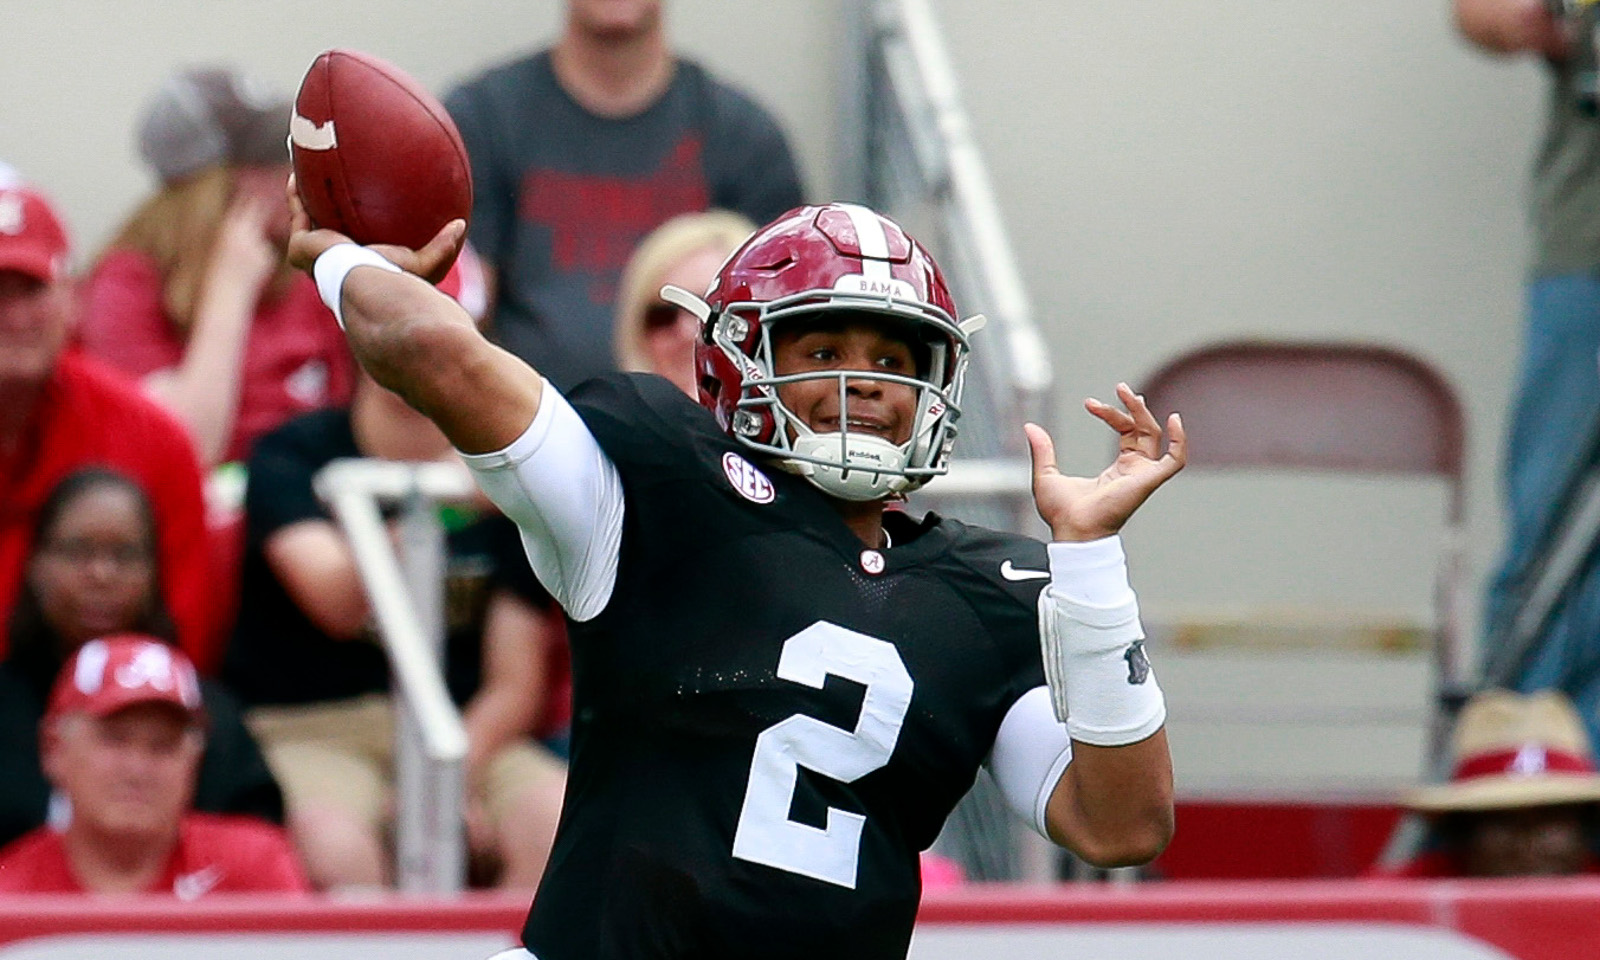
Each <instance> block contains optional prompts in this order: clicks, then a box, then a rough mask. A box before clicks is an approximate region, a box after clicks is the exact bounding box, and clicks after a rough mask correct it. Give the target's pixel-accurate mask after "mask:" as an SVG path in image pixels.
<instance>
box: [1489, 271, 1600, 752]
mask: <svg viewBox="0 0 1600 960" xmlns="http://www.w3.org/2000/svg"><path fill="white" fill-rule="evenodd" d="M1527 297H1528V302H1527V311H1528V320H1527V326H1526V329H1525V332H1524V340H1523V353H1522V371H1521V377H1520V381H1519V383H1518V385H1517V394H1516V400H1515V405H1514V407H1513V409H1512V416H1511V429H1510V435H1509V437H1508V438H1507V442H1506V455H1505V462H1504V464H1503V470H1504V475H1503V482H1504V490H1503V493H1504V496H1505V498H1506V502H1505V506H1506V520H1507V532H1506V543H1505V547H1504V552H1503V553H1502V555H1501V559H1500V563H1499V565H1498V569H1497V571H1496V573H1495V575H1494V578H1493V579H1492V580H1491V582H1490V584H1489V591H1488V597H1487V603H1486V605H1485V619H1484V623H1485V624H1486V625H1493V624H1494V623H1495V622H1496V620H1497V618H1498V617H1499V615H1500V613H1501V611H1502V610H1503V609H1504V608H1505V606H1506V604H1507V603H1508V602H1509V601H1510V600H1511V599H1512V598H1513V597H1514V593H1513V592H1512V591H1513V590H1514V589H1515V588H1516V585H1517V580H1518V576H1519V574H1520V573H1521V572H1522V569H1523V567H1524V566H1525V565H1526V564H1527V563H1528V562H1529V560H1530V559H1531V554H1532V553H1533V552H1534V550H1535V549H1536V548H1537V547H1538V546H1539V544H1540V537H1541V534H1543V533H1544V532H1545V526H1546V525H1547V524H1548V523H1549V521H1550V517H1551V515H1552V514H1553V513H1554V511H1555V509H1556V508H1557V507H1558V506H1560V498H1561V495H1562V492H1563V491H1564V490H1565V489H1566V488H1567V485H1568V484H1569V483H1570V482H1571V480H1572V478H1573V476H1574V475H1575V474H1576V472H1577V471H1578V469H1579V468H1580V467H1581V463H1580V460H1581V458H1582V457H1583V455H1584V453H1585V452H1586V448H1587V447H1588V445H1589V442H1590V437H1591V436H1592V435H1593V432H1594V431H1595V430H1596V428H1597V426H1600V273H1581V274H1564V275H1561V276H1554V277H1542V278H1539V279H1536V280H1534V281H1532V282H1530V283H1529V284H1528V289H1527ZM1515 686H1516V688H1517V689H1519V690H1523V691H1531V690H1539V689H1544V688H1548V687H1554V688H1557V689H1561V690H1564V691H1565V692H1566V693H1567V694H1568V695H1569V696H1571V697H1572V698H1573V700H1574V701H1575V702H1576V703H1577V706H1578V709H1579V712H1580V713H1582V714H1583V716H1584V717H1585V719H1586V721H1587V722H1588V724H1589V734H1590V737H1591V739H1593V740H1594V742H1596V743H1600V565H1596V568H1595V569H1591V570H1589V571H1588V572H1587V573H1585V574H1584V575H1583V576H1582V578H1581V579H1580V581H1579V582H1578V583H1577V584H1576V585H1575V587H1574V589H1573V590H1572V591H1571V593H1569V595H1568V597H1567V599H1566V600H1564V601H1563V602H1562V603H1561V605H1560V606H1559V607H1557V609H1556V610H1555V612H1554V614H1553V616H1552V618H1551V621H1550V623H1549V624H1548V626H1547V628H1546V632H1545V634H1544V636H1543V637H1541V638H1540V642H1539V647H1538V649H1537V650H1536V651H1535V652H1534V654H1533V655H1532V656H1531V657H1530V658H1529V660H1528V661H1527V663H1526V665H1525V667H1524V668H1523V671H1522V673H1521V674H1520V675H1519V676H1518V677H1517V678H1516V680H1515Z"/></svg>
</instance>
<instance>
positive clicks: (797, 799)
mask: <svg viewBox="0 0 1600 960" xmlns="http://www.w3.org/2000/svg"><path fill="white" fill-rule="evenodd" d="M572 404H573V406H574V407H575V408H576V409H577V411H578V413H579V414H580V415H581V416H582V418H583V420H584V421H585V423H586V424H587V425H588V427H589V430H590V431H591V432H592V433H593V434H594V436H595V438H596V439H597V440H598V442H599V444H600V446H601V448H602V449H603V450H604V451H605V452H606V454H607V456H608V457H609V458H610V459H611V461H612V462H613V463H614V464H615V465H616V467H617V470H618V472H619V473H620V475H621V477H622V483H623V489H624V492H625V497H626V509H625V515H624V522H623V535H622V545H621V557H620V565H619V571H618V575H617V581H616V586H615V589H614V591H613V592H612V595H611V599H610V602H609V603H608V604H607V606H606V607H605V609H604V610H603V611H602V612H601V613H600V615H599V616H597V617H595V618H594V619H593V620H590V621H588V622H585V623H574V624H572V625H571V642H572V666H573V685H574V706H575V711H574V721H573V738H572V764H571V769H570V774H569V781H568V788H567V799H566V806H565V808H564V809H563V812H562V817H561V825H560V829H559V830H558V832H557V836H556V841H555V849H554V852H553V853H552V856H551V860H550V865H549V868H548V870H547V872H546V875H545V879H544V881H543V883H542V885H541V886H540V888H539V892H538V895H537V896H536V898H535V900H534V903H533V907H532V909H531V911H530V914H529V917H528V922H527V926H526V927H525V929H524V942H525V944H526V945H527V947H528V948H529V949H530V950H531V951H532V952H533V953H534V954H535V955H536V956H538V957H539V958H540V960H578V958H585V960H589V958H629V960H633V958H647V957H648V958H697V960H698V958H745V957H756V956H759V957H764V958H774V960H777V958H796V960H801V958H804V960H815V958H819V957H825V958H828V960H850V958H875V960H876V958H897V960H898V958H903V957H904V956H905V952H906V949H907V947H908V944H909V941H910V937H911V928H912V924H913V921H914V919H915V915H916V909H917V903H918V900H919V896H920V890H921V887H920V880H919V861H918V854H919V852H920V851H921V850H924V849H926V848H927V847H928V846H929V845H930V844H932V842H933V840H934V838H935V837H936V836H937V834H938V832H939V829H940V827H941V826H942V824H943V823H944V820H945V818H946V816H948V814H949V813H950V810H951V809H952V808H953V807H954V806H955V804H956V802H957V801H958V800H959V799H960V798H961V796H962V795H963V794H964V793H965V792H966V791H967V790H968V788H970V787H971V785H972V782H973V779H974V777H975V776H976V774H977V771H978V767H979V765H980V764H981V763H982V762H983V760H984V758H985V757H986V756H987V755H988V753H989V751H990V748H991V747H992V745H993V743H994V739H995V734H996V731H997V730H998V729H999V726H1000V722H1001V720H1002V719H1004V717H1005V714H1006V711H1007V710H1008V709H1009V708H1010V707H1011V705H1012V704H1013V703H1014V702H1015V701H1016V700H1017V698H1018V697H1020V696H1021V695H1022V694H1023V693H1025V692H1027V691H1028V690H1030V689H1033V688H1034V687H1037V686H1039V685H1040V684H1042V683H1043V682H1044V677H1043V668H1042V666H1041V661H1040V653H1039V643H1038V619H1037V616H1038V615H1037V612H1036V603H1037V599H1038V593H1039V590H1040V588H1041V586H1042V585H1043V584H1044V583H1045V582H1047V581H1046V580H1045V579H1044V578H1043V576H1042V575H1030V574H1027V573H1026V571H1028V570H1033V571H1043V570H1045V569H1047V559H1046V553H1045V548H1044V545H1043V544H1041V543H1038V542H1037V541H1033V540H1029V539H1026V538H1023V537H1018V536H1014V535H1011V534H1004V533H997V532H994V531H989V530H984V529H979V528H975V527H969V526H966V525H964V524H961V523H957V522H954V521H951V520H944V519H940V518H938V517H936V516H933V515H929V517H928V518H927V519H925V520H924V521H922V522H921V523H920V524H919V523H917V522H915V521H913V520H912V519H911V518H909V517H906V516H904V515H900V514H893V513H892V512H891V514H889V515H887V516H886V518H885V526H886V528H887V529H888V530H889V531H890V533H891V536H892V537H893V540H894V542H893V545H892V547H890V548H889V549H886V550H884V551H881V552H879V551H872V550H863V548H862V544H861V541H860V540H859V539H858V538H857V537H856V536H855V535H854V534H853V533H852V532H851V531H850V529H849V528H848V527H847V526H846V525H845V523H844V521H843V520H842V518H841V517H840V516H839V514H838V513H837V512H836V511H835V510H834V508H833V507H832V506H831V505H830V503H829V501H828V498H827V497H826V496H825V495H823V494H822V493H821V492H820V491H818V490H817V489H815V488H814V487H812V486H811V485H810V484H809V483H808V482H807V481H805V480H804V479H802V478H799V477H795V476H791V475H789V474H786V473H783V472H781V471H779V470H778V469H776V467H775V466H773V465H771V464H762V463H759V462H756V461H753V460H751V459H748V458H747V456H746V453H747V452H746V451H745V450H744V448H742V447H741V446H739V445H738V444H737V443H735V442H734V441H732V440H731V439H730V438H728V437H727V436H726V435H724V434H723V433H722V432H721V431H720V430H719V429H718V428H717V426H716V424H715V422H714V421H713V420H712V418H711V416H710V415H709V414H708V413H707V412H706V411H704V410H702V409H701V408H700V407H698V406H696V405H695V404H694V403H693V402H692V401H691V400H689V399H688V398H687V397H684V396H683V395H682V394H681V393H679V392H678V391H677V389H676V388H674V387H672V386H671V385H670V384H668V383H667V381H665V380H661V379H659V378H655V377H649V376H638V375H633V376H615V377H605V378H601V379H599V380H595V381H590V382H589V383H588V384H586V385H585V386H584V387H583V388H581V389H580V390H579V391H578V392H577V393H576V394H575V395H574V396H573V397H572ZM1007 561H1010V563H1009V564H1008V563H1007ZM1002 568H1004V569H1005V570H1006V571H1007V573H1008V574H1010V575H1009V576H1007V575H1003V574H1002ZM1017 569H1021V570H1023V571H1024V573H1022V574H1018V573H1016V570H1017Z"/></svg>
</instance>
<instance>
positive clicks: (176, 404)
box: [80, 67, 354, 465]
mask: <svg viewBox="0 0 1600 960" xmlns="http://www.w3.org/2000/svg"><path fill="white" fill-rule="evenodd" d="M290 112H291V103H290V100H289V98H288V97H287V96H283V95H280V94H279V93H277V92H276V91H273V90H270V89H268V88H265V87H263V86H262V85H260V84H259V83H257V82H256V81H254V80H252V79H251V78H249V77H246V76H243V75H241V74H239V73H236V72H235V71H233V70H231V69H228V68H226V67H198V68H189V69H184V70H181V71H179V72H177V73H174V74H173V75H172V76H170V77H168V78H167V79H166V81H165V82H164V83H162V85H161V87H160V88H159V89H158V90H157V91H156V94H155V96H154V97H153V98H152V99H151V100H150V102H149V103H148V105H147V106H146V107H145V111H144V116H143V119H142V120H141V121H140V123H139V132H138V141H139V152H140V155H141V156H142V157H143V159H144V161H145V163H146V164H147V165H148V166H149V167H150V169H151V170H152V171H153V172H154V173H155V175H156V176H157V178H159V180H160V186H159V188H158V189H157V190H156V192H155V193H154V194H152V195H151V196H149V197H148V198H146V199H145V200H144V201H143V202H142V203H140V204H139V206H138V207H137V209H135V211H134V212H133V214H132V215H131V216H130V217H129V218H128V220H127V222H126V223H124V224H123V225H122V227H121V228H120V229H119V230H118V231H117V233H116V234H115V236H114V237H113V238H112V240H111V242H110V244H109V245H108V246H107V247H106V249H105V250H104V251H103V252H102V253H101V254H100V257H99V260H98V261H97V262H96V263H95V264H94V267H93V270H92V272H91V273H90V276H89V279H88V283H87V292H86V297H87V301H88V311H87V315H86V316H85V318H84V322H83V326H82V329H81V331H80V338H81V340H82V342H83V345H84V347H85V348H86V349H87V350H88V351H89V352H90V353H92V354H94V355H96V356H98V357H100V358H101V359H103V360H105V361H106V362H108V363H110V364H112V365H114V366H116V367H118V368H120V369H121V370H122V371H123V372H125V373H127V374H129V375H130V376H133V377H136V378H139V379H140V380H142V381H143V383H144V386H145V388H146V389H147V390H148V391H149V392H150V394H151V395H152V396H154V397H156V398H157V399H158V400H160V401H161V402H162V403H164V404H165V405H166V406H167V407H168V408H170V409H171V410H172V411H173V412H174V413H176V414H177V415H178V417H179V418H180V419H182V420H183V421H184V423H186V424H188V426H189V430H190V432H191V433H192V434H193V436H194V439H195V444H196V446H197V447H198V449H199V452H200V456H201V459H202V460H203V461H204V462H205V463H206V464H207V465H214V464H217V463H220V462H223V461H231V460H243V459H244V458H245V457H246V456H247V455H248V453H249V450H250V445H251V444H252V443H253V442H254V441H255V439H256V438H257V437H258V436H260V435H261V434H262V433H265V432H266V431H268V430H270V429H272V428H273V427H275V426H277V425H278V424H279V423H282V422H283V421H284V420H286V419H288V418H289V417H292V416H295V415H297V414H300V413H304V412H306V411H308V410H313V409H316V408H319V407H324V406H329V405H342V404H346V403H348V402H349V400H350V392H351V387H352V384H353V383H354V368H353V365H352V361H351V358H350V353H349V350H348V349H347V348H346V347H345V344H344V339H343V337H341V336H340V334H339V330H338V327H337V325H335V324H334V323H333V322H332V317H330V316H329V314H328V310H327V308H325V307H324V306H323V305H322V302H321V300H319V299H318V297H317V291H316V285H315V284H314V283H312V282H311V280H310V278H309V277H306V276H305V275H304V274H301V273H299V272H298V271H295V270H292V269H290V268H289V266H288V264H287V263H286V262H285V260H284V249H285V248H284V245H285V243H286V242H287V240H288V235H289V234H288V228H289V211H288V207H287V205H286V204H285V203H284V199H283V182H284V179H285V178H286V177H287V176H288V173H289V156H288V151H287V148H286V147H285V146H284V137H285V131H286V130H287V129H288V121H289V114H290Z"/></svg>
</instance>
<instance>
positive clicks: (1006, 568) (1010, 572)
mask: <svg viewBox="0 0 1600 960" xmlns="http://www.w3.org/2000/svg"><path fill="white" fill-rule="evenodd" d="M1000 576H1002V577H1005V578H1006V579H1007V580H1012V581H1020V580H1048V579H1050V571H1049V570H1018V569H1017V568H1016V567H1013V566H1012V565H1011V561H1010V560H1003V561H1001V563H1000Z"/></svg>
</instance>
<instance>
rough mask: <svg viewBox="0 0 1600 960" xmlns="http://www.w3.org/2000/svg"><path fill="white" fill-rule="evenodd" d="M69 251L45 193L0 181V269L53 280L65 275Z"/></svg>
mask: <svg viewBox="0 0 1600 960" xmlns="http://www.w3.org/2000/svg"><path fill="white" fill-rule="evenodd" d="M70 250H71V245H70V244H69V243H68V242H67V231H66V228H65V227H63V226H62V225H61V218H60V217H58V216H56V212H55V210H54V208H52V207H51V205H50V201H49V200H48V199H46V197H45V195H44V194H42V193H40V192H39V191H37V190H35V189H33V188H32V187H29V186H27V185H25V184H23V183H21V182H19V181H16V180H10V181H7V180H0V270H15V271H17V272H18V273H24V274H27V275H28V276H30V277H33V278H34V279H36V280H42V281H44V282H45V283H54V282H55V281H57V280H59V279H61V278H62V277H63V276H65V275H66V272H67V254H68V253H69V252H70Z"/></svg>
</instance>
